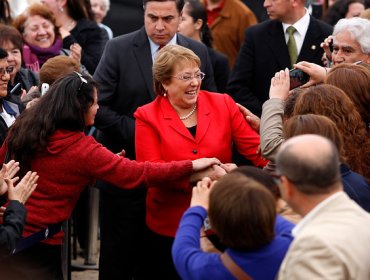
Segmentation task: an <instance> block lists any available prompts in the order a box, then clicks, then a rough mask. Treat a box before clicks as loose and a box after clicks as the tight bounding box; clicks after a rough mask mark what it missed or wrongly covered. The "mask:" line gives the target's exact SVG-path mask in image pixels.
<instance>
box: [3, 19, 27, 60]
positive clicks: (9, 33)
mask: <svg viewBox="0 0 370 280" xmlns="http://www.w3.org/2000/svg"><path fill="white" fill-rule="evenodd" d="M8 42H11V43H12V44H13V45H14V47H15V48H17V49H19V50H20V52H21V53H22V52H23V37H22V35H21V33H19V31H18V30H17V29H16V28H15V27H13V26H10V25H6V24H0V46H1V47H3V46H4V44H5V43H8Z"/></svg>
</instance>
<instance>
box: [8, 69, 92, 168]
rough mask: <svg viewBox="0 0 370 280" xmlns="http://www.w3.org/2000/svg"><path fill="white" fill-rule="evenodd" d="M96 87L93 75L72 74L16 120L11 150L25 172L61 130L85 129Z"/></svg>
mask: <svg viewBox="0 0 370 280" xmlns="http://www.w3.org/2000/svg"><path fill="white" fill-rule="evenodd" d="M95 89H96V90H97V83H96V82H95V81H94V80H92V79H91V78H90V77H88V76H81V75H80V74H78V73H71V74H68V75H66V76H65V77H62V78H60V79H58V80H57V81H55V83H54V84H53V85H52V86H51V87H50V89H49V90H48V92H47V94H45V95H44V96H42V97H41V98H40V100H39V101H38V102H37V103H36V104H35V105H33V106H32V107H31V108H29V109H27V110H25V111H24V112H23V113H22V114H21V115H20V116H19V117H18V118H17V119H16V121H15V123H14V124H13V126H12V127H11V129H10V131H9V137H8V151H9V155H10V157H11V158H12V159H14V160H16V161H19V163H20V166H21V168H22V169H23V171H25V170H29V167H30V162H31V159H32V158H33V157H34V156H35V155H36V154H37V153H38V152H40V151H43V150H44V149H45V148H46V146H47V145H48V142H49V137H50V136H51V135H53V134H54V132H55V131H56V130H57V129H64V130H69V131H83V130H84V128H85V113H86V112H87V111H88V109H89V108H90V106H91V105H92V104H93V102H94V92H95Z"/></svg>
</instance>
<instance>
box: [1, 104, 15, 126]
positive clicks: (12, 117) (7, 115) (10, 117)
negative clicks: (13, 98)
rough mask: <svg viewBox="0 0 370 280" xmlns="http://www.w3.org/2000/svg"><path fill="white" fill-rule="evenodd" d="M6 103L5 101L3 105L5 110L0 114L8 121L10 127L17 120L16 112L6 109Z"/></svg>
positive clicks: (7, 124)
mask: <svg viewBox="0 0 370 280" xmlns="http://www.w3.org/2000/svg"><path fill="white" fill-rule="evenodd" d="M4 104H5V103H3V105H2V107H3V111H2V112H1V113H0V116H1V117H2V118H3V120H4V122H5V123H6V126H7V127H10V126H11V125H12V124H13V123H14V122H15V114H14V115H13V114H12V113H9V112H8V111H7V109H6V106H4ZM11 111H13V110H11ZM13 112H14V111H13Z"/></svg>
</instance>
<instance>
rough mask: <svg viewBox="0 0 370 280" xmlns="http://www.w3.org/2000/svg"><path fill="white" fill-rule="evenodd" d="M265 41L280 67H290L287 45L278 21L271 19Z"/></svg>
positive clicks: (281, 26)
mask: <svg viewBox="0 0 370 280" xmlns="http://www.w3.org/2000/svg"><path fill="white" fill-rule="evenodd" d="M266 43H267V45H268V46H269V48H270V49H271V52H272V53H273V54H274V57H275V59H276V61H277V62H278V64H279V68H280V69H285V68H286V67H287V68H290V58H289V52H288V47H287V45H286V42H285V36H284V30H283V25H282V24H281V22H279V21H271V24H270V26H269V32H268V37H267V38H266Z"/></svg>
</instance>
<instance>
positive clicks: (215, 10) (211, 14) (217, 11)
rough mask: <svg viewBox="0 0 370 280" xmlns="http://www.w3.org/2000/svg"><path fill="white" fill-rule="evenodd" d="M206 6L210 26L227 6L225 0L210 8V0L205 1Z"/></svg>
mask: <svg viewBox="0 0 370 280" xmlns="http://www.w3.org/2000/svg"><path fill="white" fill-rule="evenodd" d="M204 6H205V7H206V11H207V23H208V25H209V26H211V25H212V23H213V22H214V21H215V19H216V18H217V17H218V15H219V14H220V12H221V10H222V9H223V8H224V6H225V0H222V1H221V2H220V3H219V5H218V6H217V7H215V8H213V9H209V8H208V1H207V0H206V1H204Z"/></svg>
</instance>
